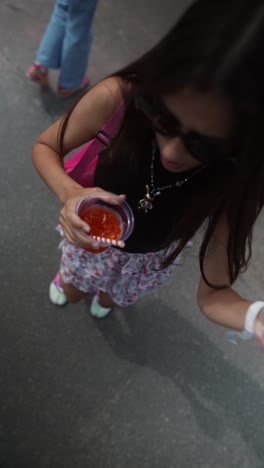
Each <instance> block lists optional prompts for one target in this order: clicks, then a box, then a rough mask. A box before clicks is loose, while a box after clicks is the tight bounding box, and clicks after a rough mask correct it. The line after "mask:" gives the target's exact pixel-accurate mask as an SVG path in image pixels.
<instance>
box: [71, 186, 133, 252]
mask: <svg viewBox="0 0 264 468" xmlns="http://www.w3.org/2000/svg"><path fill="white" fill-rule="evenodd" d="M86 199H87V201H88V202H91V206H92V205H93V204H96V203H98V202H99V203H98V204H100V205H105V206H106V207H107V208H109V209H111V208H112V210H113V212H115V208H118V207H119V208H121V209H123V211H124V212H125V213H126V218H127V227H126V232H125V233H124V234H122V235H121V237H120V238H119V239H118V240H120V241H125V240H127V239H128V238H129V237H130V236H131V234H132V232H133V229H134V226H135V217H134V213H133V211H132V208H131V206H130V205H129V203H128V202H127V201H126V200H122V202H121V203H120V204H119V205H114V204H112V203H109V202H107V201H105V200H102V199H101V198H99V197H97V196H93V197H92V198H90V197H89V195H86V196H84V197H82V198H81V199H80V200H79V201H78V202H77V204H76V206H75V212H76V214H77V215H78V216H79V211H80V207H81V204H82V203H83V202H85V201H86ZM116 212H117V214H119V213H118V209H116ZM119 216H121V215H120V214H119ZM87 236H88V237H89V234H88V233H87ZM100 244H101V245H102V247H103V246H108V247H109V245H108V244H104V243H103V242H101V243H100Z"/></svg>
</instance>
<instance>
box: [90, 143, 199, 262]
mask: <svg viewBox="0 0 264 468" xmlns="http://www.w3.org/2000/svg"><path fill="white" fill-rule="evenodd" d="M151 158H152V144H150V145H149V146H148V147H147V148H146V149H145V150H144V154H142V155H141V157H140V158H139V161H138V162H139V167H138V170H137V174H136V175H135V176H133V175H132V174H131V171H129V170H128V162H127V160H125V158H123V159H124V160H122V161H113V162H111V161H110V160H109V158H108V157H107V154H106V153H105V152H103V153H101V154H100V155H99V158H98V163H97V167H96V171H95V175H94V185H95V186H98V187H101V188H103V189H105V190H109V191H111V192H114V193H117V194H121V193H124V194H126V197H127V198H126V199H127V202H128V203H129V205H130V206H131V208H132V210H133V213H134V217H135V227H134V231H133V233H132V234H131V236H130V237H129V238H128V239H127V240H126V246H125V248H124V249H122V250H125V251H127V252H131V253H136V252H137V253H139V252H140V253H146V252H155V251H157V250H160V249H161V248H163V247H164V246H165V245H166V238H167V237H168V235H169V233H170V231H171V227H172V225H175V223H177V221H178V220H179V219H180V218H181V217H182V215H183V213H184V205H185V203H184V201H185V199H186V194H187V193H188V195H191V194H192V193H193V195H194V194H195V186H197V182H198V180H197V179H199V178H200V177H199V173H198V174H197V175H194V176H193V178H191V179H190V180H188V181H187V182H186V183H185V184H184V185H183V186H182V187H181V188H171V189H167V190H165V191H164V192H162V194H161V195H160V196H159V197H157V198H156V199H155V201H154V204H153V209H152V210H151V211H149V212H148V213H144V211H141V210H138V202H139V200H140V199H142V198H144V195H145V193H146V188H145V187H146V185H147V184H148V185H149V184H150V173H151ZM194 171H195V172H196V171H197V169H195V170H192V171H188V172H185V173H181V174H173V173H171V172H169V171H167V170H166V169H164V168H163V166H162V164H161V161H160V156H159V153H158V152H157V154H156V158H155V165H154V184H155V188H157V187H162V186H166V185H169V184H173V183H175V182H176V181H177V180H182V179H184V178H185V177H187V176H189V175H191V174H192V173H193V172H194ZM201 172H203V171H201ZM188 198H189V197H188Z"/></svg>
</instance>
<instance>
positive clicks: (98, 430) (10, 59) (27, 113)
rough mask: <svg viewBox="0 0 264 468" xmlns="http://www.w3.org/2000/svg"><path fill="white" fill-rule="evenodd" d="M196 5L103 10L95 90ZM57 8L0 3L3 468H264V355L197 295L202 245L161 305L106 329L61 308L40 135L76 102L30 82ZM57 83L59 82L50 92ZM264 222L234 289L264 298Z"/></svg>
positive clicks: (142, 304)
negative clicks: (233, 335) (53, 300)
mask: <svg viewBox="0 0 264 468" xmlns="http://www.w3.org/2000/svg"><path fill="white" fill-rule="evenodd" d="M188 3H189V2H185V1H183V0H163V1H162V2H160V1H159V0H152V1H151V0H144V1H142V0H133V2H132V1H130V0H115V1H114V0H99V5H98V9H97V13H96V18H95V23H94V46H93V51H92V56H91V60H90V66H89V75H90V77H91V80H92V82H96V81H97V80H99V79H101V78H102V77H103V76H105V75H107V74H108V73H111V72H112V71H114V70H115V69H117V68H119V67H120V66H122V65H125V64H126V63H128V62H129V61H130V60H131V59H133V58H136V57H137V56H138V55H139V54H141V53H142V52H144V51H146V50H147V49H148V47H150V46H151V45H153V44H155V43H156V41H157V40H158V39H159V38H160V37H161V36H162V35H163V34H164V33H165V32H166V31H167V30H168V29H169V27H170V25H171V24H172V23H174V21H175V20H176V18H177V17H178V15H179V13H180V12H181V11H182V9H183V8H184V7H186V6H187V4H188ZM52 5H53V1H51V0H46V1H45V2H44V1H41V0H34V2H33V1H32V0H1V3H0V69H1V80H0V95H1V105H0V117H1V124H0V141H1V156H0V168H1V170H0V174H1V179H0V193H1V198H0V213H1V228H0V253H1V271H0V284H1V293H0V294H1V310H0V330H1V346H0V366H1V375H0V408H1V409H0V466H1V468H24V467H25V468H31V467H32V468H61V467H62V468H74V467H76V468H86V467H87V468H135V467H137V468H263V466H264V439H263V421H264V403H263V400H264V372H263V367H264V355H263V352H262V351H261V350H260V349H259V346H258V344H257V343H256V342H255V341H254V340H250V341H243V340H241V339H240V340H239V341H238V344H234V343H232V342H230V340H229V338H228V336H227V334H226V330H224V329H223V328H221V327H218V326H216V325H214V324H212V323H210V322H208V321H207V320H206V318H205V317H204V316H203V315H202V314H201V313H200V311H199V310H198V307H197V304H196V300H195V295H196V287H197V281H198V277H199V271H198V261H197V252H198V246H199V236H197V238H195V239H194V246H193V247H192V248H191V249H189V250H188V251H187V252H186V255H185V261H184V264H183V265H182V266H179V268H177V270H176V272H175V274H174V275H173V277H171V278H170V280H169V281H168V284H166V286H164V287H163V288H162V289H161V290H160V292H159V294H158V296H157V297H147V298H144V299H142V300H140V301H139V302H138V303H137V304H136V305H133V306H131V307H129V308H128V309H127V310H121V309H116V310H115V311H114V312H113V313H112V314H111V315H110V316H109V317H107V318H106V319H104V320H101V321H96V320H94V319H92V317H91V316H90V315H89V312H88V305H89V301H83V302H82V303H80V304H78V305H75V306H73V305H68V306H67V307H65V308H56V307H55V306H53V305H52V304H50V302H49V300H48V285H49V282H50V280H51V278H52V277H53V275H54V273H55V272H56V270H57V267H58V262H59V251H58V249H57V246H58V242H59V238H58V237H59V236H58V234H57V233H56V232H55V230H54V226H55V224H56V223H57V220H58V213H59V209H60V204H59V202H58V201H57V200H55V197H54V196H53V194H52V193H51V192H50V191H49V190H48V188H47V187H46V186H45V185H44V183H43V182H42V181H41V180H40V178H39V177H38V175H37V174H36V173H35V171H34V169H33V167H32V163H31V148H32V144H33V142H34V140H35V138H36V137H37V136H38V135H39V134H40V133H41V131H43V130H44V129H45V128H46V127H48V126H49V125H50V124H51V123H52V122H53V121H54V120H56V119H57V118H58V117H59V116H61V115H62V114H64V113H65V112H66V110H67V109H69V107H70V105H71V100H61V99H59V98H57V97H56V95H55V94H54V92H52V91H46V92H41V90H40V89H39V88H38V86H37V85H35V84H34V83H32V82H30V81H29V80H28V79H27V78H26V77H25V71H26V69H27V67H28V65H29V64H30V63H31V62H32V60H33V59H34V54H35V52H36V49H37V46H38V44H39V41H40V39H41V36H42V33H43V31H44V28H45V26H46V24H47V21H48V19H49V16H50V13H51V10H52ZM56 78H57V74H56V72H54V73H53V74H52V83H53V85H55V83H56ZM263 227H264V218H263V216H262V217H261V219H260V220H259V223H258V226H257V228H256V233H255V247H254V255H253V261H252V263H251V265H250V267H249V269H248V271H247V273H246V274H245V275H243V277H242V278H241V279H240V280H239V282H238V284H237V287H238V290H239V291H240V292H242V293H244V294H246V295H247V297H249V298H252V299H254V300H256V299H263V287H262V285H263V271H262V270H263V267H262V265H263V264H262V260H263V251H262V245H263V241H264V234H263Z"/></svg>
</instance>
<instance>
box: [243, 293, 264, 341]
mask: <svg viewBox="0 0 264 468" xmlns="http://www.w3.org/2000/svg"><path fill="white" fill-rule="evenodd" d="M263 308H264V302H263V301H256V302H253V304H251V305H250V306H249V308H248V310H247V313H246V318H245V330H246V331H247V332H249V333H254V324H255V321H256V318H257V316H258V314H259V313H260V311H261V309H263Z"/></svg>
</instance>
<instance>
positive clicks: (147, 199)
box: [138, 145, 203, 213]
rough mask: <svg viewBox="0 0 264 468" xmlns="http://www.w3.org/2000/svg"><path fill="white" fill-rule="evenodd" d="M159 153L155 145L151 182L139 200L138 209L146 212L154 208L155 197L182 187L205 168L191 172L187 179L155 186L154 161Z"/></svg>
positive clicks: (153, 148) (151, 165)
mask: <svg viewBox="0 0 264 468" xmlns="http://www.w3.org/2000/svg"><path fill="white" fill-rule="evenodd" d="M156 154H157V146H156V145H153V147H152V157H151V164H150V184H149V185H146V193H145V195H144V198H141V200H139V202H138V210H142V211H144V213H148V212H149V211H150V210H152V209H153V203H154V201H155V198H157V197H159V196H160V195H162V193H163V192H164V191H165V190H170V189H172V188H180V187H182V186H183V185H184V184H186V182H187V181H188V180H190V179H192V177H194V176H195V175H196V174H198V172H200V171H201V170H202V169H203V166H202V167H199V169H198V170H197V171H195V172H194V173H193V174H191V175H190V176H189V177H185V179H182V180H177V182H175V183H174V184H170V185H164V186H163V187H155V182H154V163H155V158H156Z"/></svg>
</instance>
